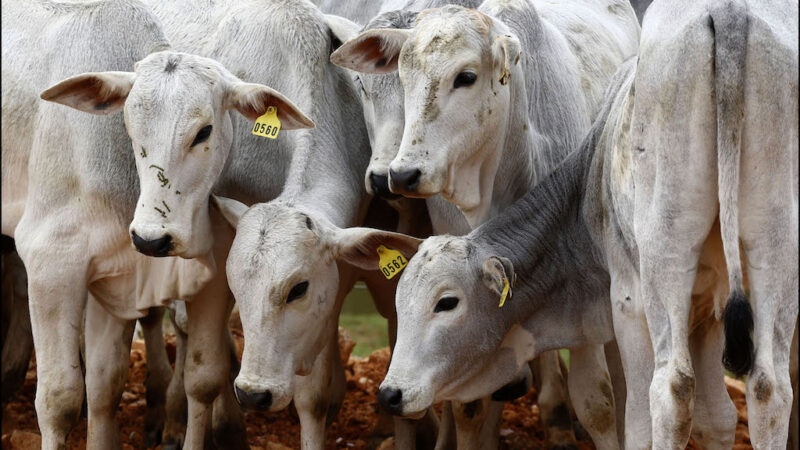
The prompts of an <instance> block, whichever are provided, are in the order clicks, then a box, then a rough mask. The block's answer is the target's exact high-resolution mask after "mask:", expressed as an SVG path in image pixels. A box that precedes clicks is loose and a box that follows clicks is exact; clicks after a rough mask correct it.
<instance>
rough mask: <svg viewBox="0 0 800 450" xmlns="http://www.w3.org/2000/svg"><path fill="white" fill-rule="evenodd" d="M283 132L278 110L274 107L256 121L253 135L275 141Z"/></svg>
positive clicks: (268, 108)
mask: <svg viewBox="0 0 800 450" xmlns="http://www.w3.org/2000/svg"><path fill="white" fill-rule="evenodd" d="M279 131H281V121H280V120H279V119H278V109H277V108H275V107H274V106H269V107H267V112H266V113H264V115H263V116H260V117H259V118H258V119H256V123H255V125H253V134H255V135H256V136H264V137H265V138H270V139H275V138H276V137H278V132H279Z"/></svg>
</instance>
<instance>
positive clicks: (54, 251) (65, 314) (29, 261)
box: [17, 232, 88, 450]
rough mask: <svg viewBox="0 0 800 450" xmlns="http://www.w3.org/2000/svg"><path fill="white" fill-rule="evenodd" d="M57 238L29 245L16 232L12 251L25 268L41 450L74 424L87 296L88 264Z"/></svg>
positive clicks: (59, 442) (55, 444)
mask: <svg viewBox="0 0 800 450" xmlns="http://www.w3.org/2000/svg"><path fill="white" fill-rule="evenodd" d="M63 234H64V233H58V232H55V233H51V234H46V233H45V234H42V235H41V236H51V235H52V236H54V239H47V240H46V241H47V242H32V243H31V245H30V246H28V245H27V244H28V242H27V240H26V239H25V238H26V237H27V236H21V235H20V233H18V234H17V249H18V250H19V252H20V256H21V257H22V259H23V261H24V262H25V267H26V268H27V269H28V300H29V302H30V313H31V328H32V331H33V342H34V346H35V348H36V366H37V367H36V369H37V377H38V381H37V385H36V415H37V418H38V420H39V429H40V431H41V433H42V449H44V450H50V449H59V448H60V449H63V448H65V447H66V439H67V434H68V433H69V431H70V430H71V429H72V427H73V426H74V425H75V423H76V422H77V421H78V417H79V416H80V413H81V405H82V403H83V387H84V385H83V373H82V372H81V363H80V359H79V358H80V357H79V352H80V330H81V321H82V319H83V311H84V307H85V305H86V297H87V295H88V292H87V288H86V283H85V280H86V279H87V275H86V272H87V268H88V262H87V261H81V260H80V259H77V258H75V257H74V256H75V255H82V254H84V253H85V249H72V248H64V246H65V245H68V242H74V241H73V240H72V239H71V236H67V237H63ZM36 236H39V234H38V233H37V235H36ZM36 236H34V237H36ZM55 237H58V239H56V238H55ZM39 240H40V241H45V240H44V239H39ZM32 241H33V239H32ZM76 259H77V260H76Z"/></svg>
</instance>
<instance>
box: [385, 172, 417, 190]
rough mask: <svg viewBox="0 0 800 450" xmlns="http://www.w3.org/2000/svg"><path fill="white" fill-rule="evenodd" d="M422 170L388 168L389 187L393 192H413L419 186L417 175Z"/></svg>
mask: <svg viewBox="0 0 800 450" xmlns="http://www.w3.org/2000/svg"><path fill="white" fill-rule="evenodd" d="M420 175H422V172H420V171H419V169H412V170H408V171H405V172H395V171H394V170H389V178H390V183H391V189H392V191H393V192H399V193H404V192H414V191H416V190H417V187H419V177H420Z"/></svg>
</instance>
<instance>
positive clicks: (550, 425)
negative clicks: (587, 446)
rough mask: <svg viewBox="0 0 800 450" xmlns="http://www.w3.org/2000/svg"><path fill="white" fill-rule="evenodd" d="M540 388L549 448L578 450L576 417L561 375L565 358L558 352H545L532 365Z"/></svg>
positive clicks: (534, 378)
mask: <svg viewBox="0 0 800 450" xmlns="http://www.w3.org/2000/svg"><path fill="white" fill-rule="evenodd" d="M530 367H531V372H532V373H533V384H534V387H535V388H536V393H537V400H536V403H537V404H538V405H539V416H540V418H541V419H540V420H541V422H542V423H544V425H545V432H546V436H547V446H548V447H551V448H576V447H577V441H576V440H575V433H574V432H573V430H572V417H571V416H570V408H569V405H568V397H569V394H568V393H567V380H566V376H565V374H564V373H562V372H561V357H560V356H559V354H558V351H557V350H552V351H549V352H544V353H542V354H541V355H539V356H538V357H536V358H535V359H534V360H533V361H531V363H530Z"/></svg>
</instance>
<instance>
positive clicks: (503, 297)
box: [497, 277, 510, 308]
mask: <svg viewBox="0 0 800 450" xmlns="http://www.w3.org/2000/svg"><path fill="white" fill-rule="evenodd" d="M509 293H510V289H509V287H508V278H506V277H503V292H501V293H500V305H498V306H497V307H498V308H502V307H503V305H504V304H505V302H506V298H507V297H510V295H508V294H509Z"/></svg>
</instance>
